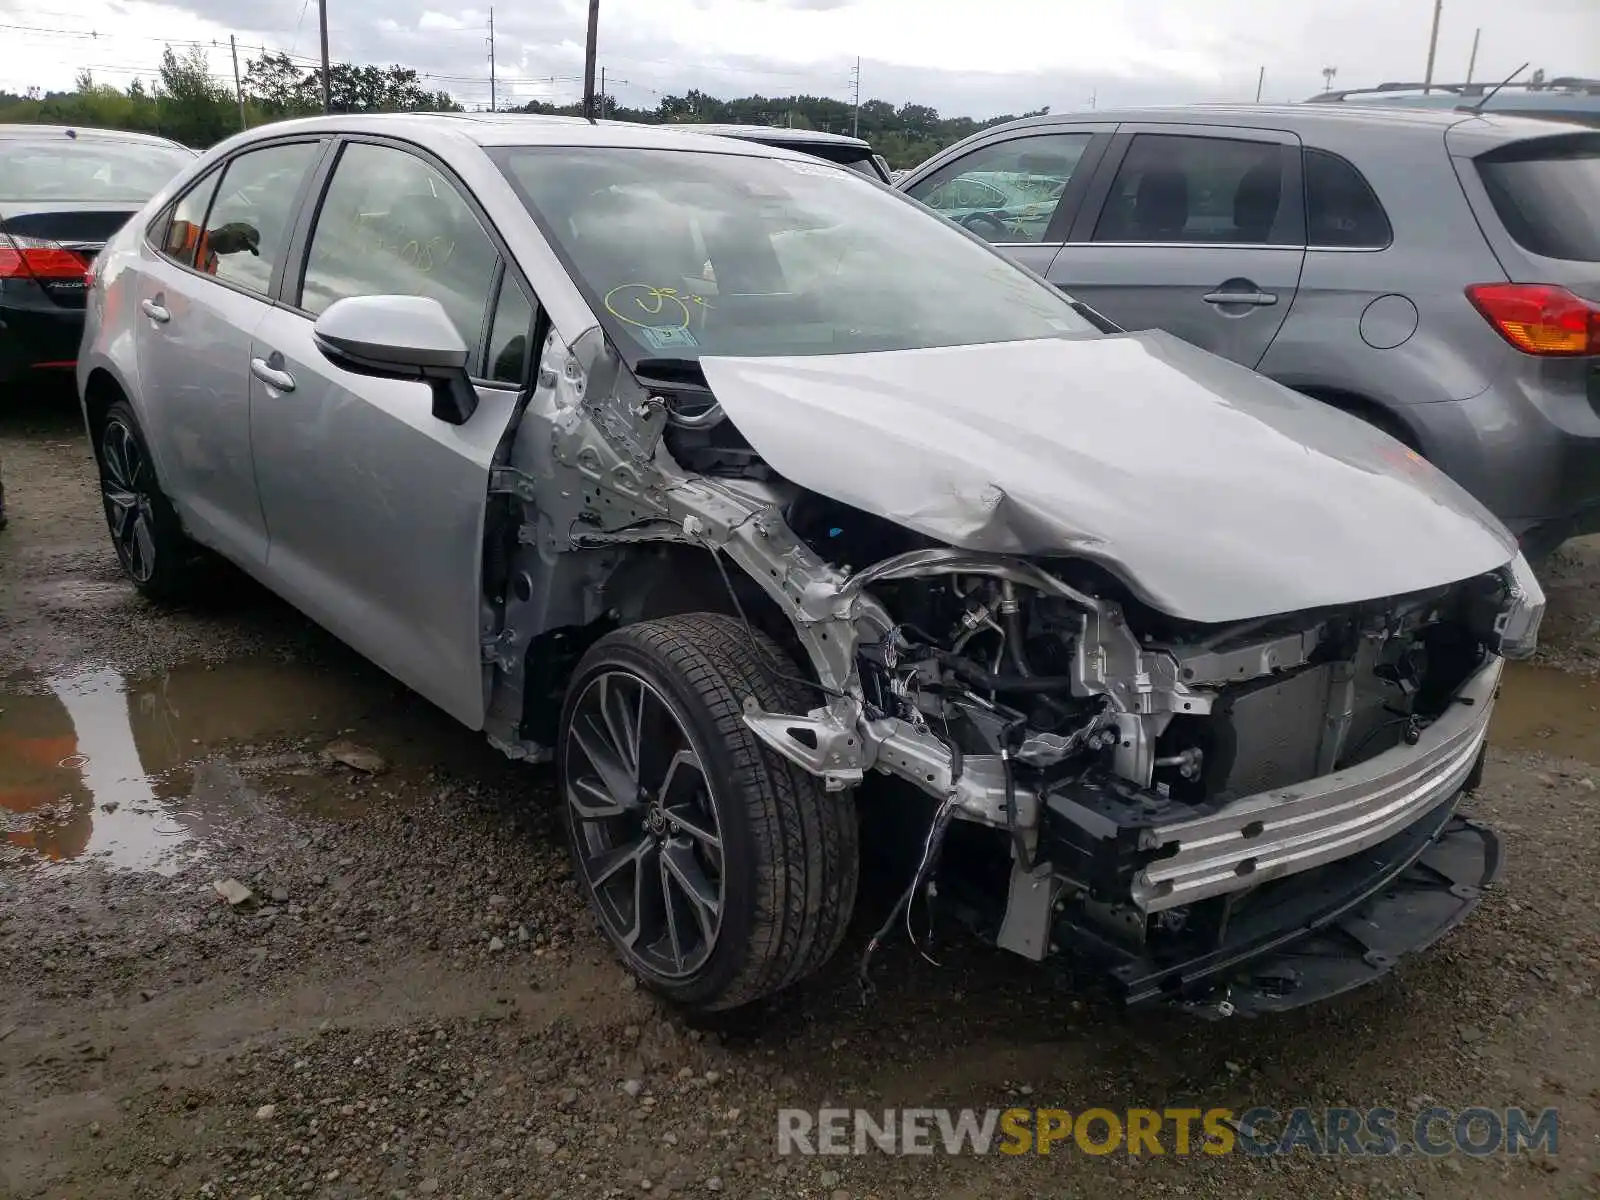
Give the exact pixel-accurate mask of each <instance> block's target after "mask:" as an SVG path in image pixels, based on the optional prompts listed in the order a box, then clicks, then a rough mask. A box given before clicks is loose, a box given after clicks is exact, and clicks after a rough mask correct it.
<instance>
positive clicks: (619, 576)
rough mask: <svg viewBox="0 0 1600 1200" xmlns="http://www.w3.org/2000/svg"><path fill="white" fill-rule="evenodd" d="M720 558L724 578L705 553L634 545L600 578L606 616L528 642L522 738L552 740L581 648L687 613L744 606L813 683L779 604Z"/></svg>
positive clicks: (733, 612) (727, 611)
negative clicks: (623, 630) (603, 579)
mask: <svg viewBox="0 0 1600 1200" xmlns="http://www.w3.org/2000/svg"><path fill="white" fill-rule="evenodd" d="M721 562H722V566H723V569H724V570H725V571H726V572H727V581H726V582H724V580H723V577H722V572H721V571H719V570H718V569H717V560H716V559H714V558H713V557H712V556H711V554H710V552H708V551H706V550H702V549H697V548H694V547H690V546H683V545H675V544H671V543H663V544H659V545H653V546H638V547H634V548H633V549H632V550H631V551H630V553H629V554H628V555H627V557H626V558H625V559H624V560H623V561H622V562H621V563H619V564H618V565H617V567H616V568H615V570H613V571H612V572H611V574H610V575H609V576H608V577H607V579H606V584H605V592H606V595H607V596H609V597H612V598H613V602H612V604H611V605H610V607H608V609H607V613H606V615H605V616H603V617H601V618H600V619H599V620H597V621H594V622H593V623H592V624H590V625H588V626H570V627H566V628H562V629H556V630H549V631H547V632H546V633H544V634H541V635H540V636H539V637H537V638H534V639H533V641H532V642H530V644H529V646H528V651H527V660H526V661H527V663H528V679H529V685H528V688H527V690H526V692H525V693H524V700H523V710H522V719H523V726H522V727H523V731H524V735H525V736H529V737H532V738H533V740H535V741H545V740H546V738H549V737H553V736H554V732H555V721H556V719H557V717H558V716H559V714H560V710H561V703H562V697H563V696H564V695H565V692H566V688H567V683H568V681H569V678H570V676H571V673H572V671H573V670H574V669H575V668H576V667H577V665H578V661H579V659H581V658H582V656H583V653H584V652H585V651H586V650H587V649H588V648H589V646H590V645H591V644H593V643H594V642H595V641H596V640H597V639H598V638H600V637H601V636H603V635H604V634H606V633H609V632H610V631H611V630H613V629H616V628H620V627H621V626H625V625H636V624H638V623H640V622H641V621H657V620H662V619H664V618H667V617H679V616H685V615H687V614H690V613H718V614H721V615H724V616H729V617H738V616H739V614H740V610H741V609H742V610H743V614H744V618H745V620H747V621H749V623H750V626H751V628H752V629H754V630H757V631H759V632H761V633H765V634H766V635H767V636H768V637H770V638H772V640H773V641H775V642H777V643H778V645H779V646H780V647H782V649H783V650H784V652H785V653H786V654H787V655H788V657H789V658H790V659H791V660H792V666H793V668H794V669H795V670H796V671H797V673H798V674H799V675H800V676H801V677H803V678H805V679H809V680H812V681H815V679H816V669H815V667H814V666H813V665H812V662H811V657H810V655H808V654H807V653H806V652H805V648H804V647H803V646H802V645H801V644H800V639H799V638H798V637H797V636H796V635H795V631H794V626H793V625H792V624H790V622H789V618H788V616H787V615H785V613H784V611H783V609H782V608H780V607H779V605H778V603H777V601H775V600H773V599H772V597H771V596H769V595H767V593H766V592H765V591H763V590H762V588H761V586H760V585H759V584H757V583H756V582H755V581H754V580H753V579H751V578H750V577H749V576H748V575H746V574H745V573H744V572H743V571H742V570H740V569H739V567H738V566H736V565H735V564H734V563H733V562H732V561H731V560H729V559H728V558H726V557H724V558H722V560H721ZM730 585H731V587H732V588H733V592H734V594H735V595H737V596H738V602H737V604H736V603H735V602H734V598H733V595H730V594H729V587H730ZM613 613H615V616H613V615H612V614H613Z"/></svg>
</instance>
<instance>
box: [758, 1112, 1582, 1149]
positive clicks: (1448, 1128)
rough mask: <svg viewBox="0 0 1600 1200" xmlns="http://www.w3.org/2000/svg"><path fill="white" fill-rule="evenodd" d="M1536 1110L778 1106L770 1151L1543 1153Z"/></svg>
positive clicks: (1556, 1127) (1550, 1122) (1554, 1119)
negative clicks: (1407, 1111) (1407, 1112)
mask: <svg viewBox="0 0 1600 1200" xmlns="http://www.w3.org/2000/svg"><path fill="white" fill-rule="evenodd" d="M1559 1133H1560V1114H1559V1113H1558V1111H1557V1110H1556V1109H1553V1108H1547V1109H1543V1110H1541V1111H1539V1112H1536V1113H1529V1112H1527V1111H1525V1110H1523V1109H1520V1108H1505V1109H1493V1108H1463V1109H1460V1110H1453V1109H1447V1108H1429V1109H1425V1110H1423V1111H1422V1112H1419V1113H1417V1114H1416V1115H1415V1116H1403V1115H1402V1114H1400V1113H1399V1112H1397V1111H1396V1110H1395V1109H1392V1108H1368V1109H1357V1108H1294V1109H1290V1110H1288V1111H1287V1112H1280V1111H1279V1110H1277V1109H1273V1108H1266V1107H1259V1108H1250V1109H1245V1110H1243V1111H1237V1110H1234V1109H1229V1108H1204V1109H1202V1108H1161V1109H1157V1108H1131V1109H1122V1110H1112V1109H1109V1108H1089V1109H1083V1110H1081V1111H1078V1112H1073V1111H1070V1110H1068V1109H1064V1108H1006V1109H999V1108H990V1109H971V1108H967V1109H950V1108H901V1109H877V1110H872V1109H860V1108H858V1109H849V1108H824V1109H820V1110H817V1111H814V1112H813V1111H811V1110H807V1109H798V1108H787V1109H780V1110H779V1111H778V1153H779V1154H828V1155H847V1154H872V1153H879V1154H913V1155H916V1154H923V1155H926V1154H941V1153H942V1154H1011V1155H1019V1154H1051V1153H1079V1154H1094V1155H1103V1154H1117V1153H1121V1154H1130V1155H1140V1154H1149V1155H1162V1154H1171V1155H1190V1154H1209V1155H1223V1154H1251V1155H1283V1154H1292V1153H1294V1152H1295V1151H1297V1150H1299V1151H1304V1152H1307V1153H1310V1154H1317V1155H1324V1154H1344V1155H1351V1156H1356V1157H1385V1156H1390V1155H1395V1156H1402V1157H1403V1156H1407V1155H1413V1154H1422V1155H1426V1156H1430V1157H1438V1156H1443V1155H1447V1154H1458V1153H1459V1154H1469V1155H1473V1156H1475V1157H1483V1156H1487V1155H1492V1154H1521V1153H1525V1152H1529V1151H1534V1150H1542V1151H1544V1152H1546V1153H1550V1154H1554V1153H1555V1152H1556V1149H1557V1141H1558V1138H1559Z"/></svg>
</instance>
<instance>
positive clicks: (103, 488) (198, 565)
mask: <svg viewBox="0 0 1600 1200" xmlns="http://www.w3.org/2000/svg"><path fill="white" fill-rule="evenodd" d="M94 448H95V459H96V461H97V462H98V464H99V467H100V497H101V503H102V506H103V507H104V509H105V514H106V526H107V529H108V530H109V532H110V534H111V544H112V547H113V549H115V550H116V552H117V561H118V562H120V563H121V564H122V570H123V572H124V573H125V574H126V575H127V576H128V578H129V579H130V580H132V582H133V586H134V587H135V588H136V589H138V591H139V593H140V594H141V595H143V596H147V597H148V598H150V599H151V600H159V601H162V602H164V603H175V602H179V601H184V600H190V599H194V598H195V594H196V592H197V590H198V589H199V586H200V580H201V575H202V574H203V567H204V563H203V561H202V556H201V551H200V547H199V546H198V545H196V544H195V543H194V542H193V541H192V540H191V539H190V538H189V536H188V535H187V534H186V533H184V531H183V525H182V523H181V522H180V521H179V520H178V514H177V512H175V511H174V510H173V507H172V504H171V502H170V501H169V500H168V499H167V497H166V495H165V494H164V493H163V492H162V491H161V482H160V480H159V479H157V478H156V469H155V461H154V460H153V459H152V458H151V457H150V447H149V445H148V444H147V443H146V442H145V440H144V431H143V430H142V429H140V428H139V420H138V418H137V417H135V416H134V415H133V409H132V408H130V407H129V406H128V403H127V401H125V400H118V401H116V402H115V403H113V404H112V405H111V407H110V408H109V409H107V410H106V415H105V419H104V420H103V421H101V422H100V427H99V428H98V429H96V430H95V439H94Z"/></svg>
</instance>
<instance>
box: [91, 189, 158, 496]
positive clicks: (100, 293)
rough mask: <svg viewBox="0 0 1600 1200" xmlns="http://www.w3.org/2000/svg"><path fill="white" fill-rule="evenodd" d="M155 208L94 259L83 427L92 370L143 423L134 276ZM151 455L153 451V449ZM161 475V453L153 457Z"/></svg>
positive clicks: (140, 215)
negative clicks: (114, 387) (107, 379)
mask: <svg viewBox="0 0 1600 1200" xmlns="http://www.w3.org/2000/svg"><path fill="white" fill-rule="evenodd" d="M155 211H157V210H155V209H147V210H145V211H141V212H139V213H137V214H135V216H134V217H133V219H132V220H131V221H129V222H128V223H127V224H126V225H124V226H123V227H122V228H121V229H120V230H119V231H118V232H117V233H116V235H115V236H114V237H112V239H111V240H110V241H109V242H107V243H106V246H105V249H104V250H102V251H101V252H100V256H99V257H98V258H97V259H96V260H95V266H94V275H95V284H94V287H93V288H91V289H90V290H89V295H88V297H87V301H86V303H85V305H84V314H83V344H82V345H81V346H80V347H79V350H78V367H77V381H78V399H79V404H80V405H81V406H82V407H83V411H84V420H85V428H86V430H87V432H88V433H89V435H90V437H91V439H92V438H93V435H94V431H93V430H92V429H88V428H87V423H88V415H89V414H88V387H89V381H90V379H91V377H92V376H94V375H95V373H96V372H101V373H104V374H106V375H109V376H110V377H111V380H112V382H113V383H115V384H116V385H117V387H118V388H119V389H120V390H121V391H122V394H123V395H124V396H126V397H127V398H128V400H129V403H131V404H132V405H133V409H134V412H135V414H136V415H137V416H138V417H139V420H140V423H141V424H145V416H146V414H145V411H144V395H143V389H142V388H141V387H140V384H139V356H138V350H137V346H136V344H135V341H136V337H137V334H138V325H137V324H136V319H137V317H138V298H139V297H138V285H137V280H136V277H135V272H136V268H137V263H138V261H139V257H140V249H141V245H142V242H143V239H144V229H145V225H146V224H147V223H148V222H149V221H150V219H151V216H152V215H153V214H154V212H155ZM152 453H154V448H153V447H152ZM155 458H156V470H157V472H158V473H159V472H160V471H161V461H160V455H159V454H155Z"/></svg>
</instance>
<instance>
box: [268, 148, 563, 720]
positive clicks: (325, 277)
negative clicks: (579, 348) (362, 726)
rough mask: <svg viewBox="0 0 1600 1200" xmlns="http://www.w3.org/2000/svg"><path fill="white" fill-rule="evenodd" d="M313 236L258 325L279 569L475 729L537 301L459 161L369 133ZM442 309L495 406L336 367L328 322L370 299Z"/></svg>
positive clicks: (296, 597) (294, 597)
mask: <svg viewBox="0 0 1600 1200" xmlns="http://www.w3.org/2000/svg"><path fill="white" fill-rule="evenodd" d="M303 225H304V226H305V228H304V229H303V232H302V234H301V236H300V237H299V238H298V239H297V240H298V241H299V242H301V243H303V260H304V263H303V268H302V270H301V273H300V274H299V275H298V276H297V277H296V278H294V279H292V280H290V281H289V282H288V283H286V285H285V288H284V293H283V299H284V304H283V305H282V306H280V307H278V308H276V309H274V310H273V311H272V312H271V313H269V314H268V315H267V316H266V318H265V319H264V320H263V321H262V322H261V323H260V324H259V325H258V326H257V328H256V331H255V336H254V338H253V341H252V345H251V348H250V356H249V367H248V369H249V372H250V436H251V442H252V446H253V451H254V460H255V468H256V479H257V482H258V487H259V491H260V496H261V509H262V513H263V515H264V517H265V520H266V527H267V533H268V542H269V544H268V553H267V574H268V576H269V577H270V579H271V580H272V582H273V585H274V586H275V587H277V588H278V589H279V590H280V591H281V592H282V593H283V594H284V595H285V596H286V597H287V598H288V599H289V600H291V601H292V602H293V603H295V604H296V605H298V606H299V607H300V608H301V609H303V610H304V611H305V612H307V613H308V614H310V615H311V616H312V617H314V618H315V619H316V620H317V621H319V622H320V623H322V624H323V625H325V626H326V627H327V628H328V629H330V630H331V631H332V632H333V633H335V634H337V635H338V636H339V637H340V638H342V639H343V640H344V641H346V642H348V643H349V644H350V645H352V646H353V647H355V648H356V649H357V650H359V651H360V652H361V653H362V654H364V655H366V656H367V657H368V658H370V659H372V660H373V661H374V662H376V663H378V664H379V665H380V666H382V667H383V668H384V669H385V670H387V671H388V672H389V673H390V674H392V675H394V676H395V677H396V678H398V679H400V680H401V681H402V682H404V683H406V684H407V685H409V686H410V687H412V688H413V689H414V690H416V691H418V692H420V693H421V694H423V695H424V696H427V697H428V698H429V699H431V700H433V701H434V702H435V703H436V704H438V705H439V706H440V707H441V708H444V709H445V710H446V711H447V712H450V713H451V714H453V715H454V716H456V717H457V718H459V719H460V720H462V721H464V722H465V723H467V724H468V725H471V726H473V727H474V728H477V727H480V726H481V725H482V721H483V707H484V684H483V679H484V676H483V666H482V661H481V660H482V654H481V649H480V646H479V634H478V629H479V620H480V615H481V613H480V602H481V588H482V578H483V575H482V546H483V522H484V511H485V500H486V496H487V493H488V488H489V470H490V465H491V459H492V458H493V455H494V453H495V450H496V447H497V446H498V445H499V442H500V439H501V437H502V435H503V434H504V433H505V431H506V427H507V425H508V423H509V421H510V418H511V416H512V414H513V412H514V409H515V405H516V401H517V397H518V394H519V392H520V390H521V387H522V384H523V382H524V377H525V365H526V359H527V356H528V352H529V346H530V345H531V336H532V332H531V331H532V323H533V297H532V295H531V293H530V292H529V290H528V289H527V287H526V284H525V282H524V281H523V280H521V279H520V277H519V276H518V274H517V272H516V271H515V269H514V268H509V269H508V268H507V267H506V259H505V256H504V255H503V253H502V251H501V249H500V244H499V242H498V241H497V239H496V238H495V237H493V236H491V234H490V232H489V228H490V227H489V225H488V223H487V221H486V219H485V218H484V217H483V215H482V214H481V212H480V211H479V210H478V209H477V208H476V205H475V203H474V202H473V201H471V199H470V198H469V197H468V195H467V194H466V192H465V190H464V188H462V186H461V185H460V184H458V183H457V182H456V181H455V180H454V179H453V178H452V177H451V176H450V175H449V174H448V173H447V171H446V170H445V169H444V167H443V165H442V164H440V163H438V162H436V161H434V160H432V159H429V158H425V157H423V156H422V155H421V154H420V153H418V152H415V151H413V150H411V149H409V148H405V147H401V146H398V145H393V144H389V143H385V142H382V141H378V140H365V139H352V140H350V141H347V142H346V143H345V144H344V145H343V146H342V148H341V149H340V151H339V156H338V159H337V161H336V162H335V164H334V165H333V168H332V172H331V175H330V176H329V177H328V179H327V181H326V187H325V190H324V191H323V193H322V197H321V203H320V205H319V206H318V207H317V209H316V211H315V212H314V213H310V212H308V214H307V216H306V219H305V221H304V222H303ZM397 294H406V295H420V296H429V297H432V298H433V299H436V300H438V301H439V302H440V304H442V305H443V306H444V309H445V311H446V312H447V313H448V314H449V315H450V317H451V319H452V320H453V321H454V322H455V324H456V327H457V329H458V330H459V332H460V333H461V336H462V338H463V339H464V340H465V341H466V343H467V344H468V345H469V346H473V347H476V348H477V349H476V351H475V353H476V358H475V362H476V363H477V366H476V367H475V368H474V369H473V371H472V374H473V376H474V381H475V383H476V384H477V385H478V393H479V397H480V403H479V405H478V408H477V410H476V411H475V412H474V413H473V415H472V416H471V417H470V418H469V419H468V420H467V421H466V423H465V424H462V425H452V424H448V423H446V422H445V421H442V420H439V419H437V418H435V417H434V416H433V415H432V409H431V402H430V393H429V389H428V387H427V386H426V385H425V384H422V383H413V382H410V381H405V380H394V379H374V378H371V377H367V376H362V375H356V374H353V373H351V372H349V371H346V370H343V369H341V368H339V367H337V366H334V365H333V363H331V362H330V361H329V360H328V359H327V358H325V357H324V356H323V355H322V354H321V352H320V351H319V350H318V349H317V347H316V344H315V342H314V338H313V322H314V320H315V319H316V317H317V316H318V315H319V314H320V313H322V312H323V311H325V310H326V309H327V308H328V306H329V305H331V304H333V303H334V302H335V301H337V300H340V299H343V298H345V297H348V296H361V295H397Z"/></svg>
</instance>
